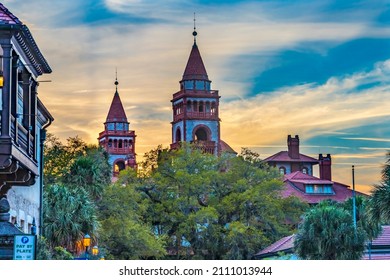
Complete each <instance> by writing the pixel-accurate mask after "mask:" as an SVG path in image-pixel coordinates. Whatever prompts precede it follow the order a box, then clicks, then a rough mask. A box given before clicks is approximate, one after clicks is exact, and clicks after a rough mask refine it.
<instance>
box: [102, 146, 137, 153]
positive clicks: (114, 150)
mask: <svg viewBox="0 0 390 280" xmlns="http://www.w3.org/2000/svg"><path fill="white" fill-rule="evenodd" d="M107 152H108V153H110V154H118V155H127V154H134V151H133V149H132V148H130V147H127V148H114V147H108V148H107Z"/></svg>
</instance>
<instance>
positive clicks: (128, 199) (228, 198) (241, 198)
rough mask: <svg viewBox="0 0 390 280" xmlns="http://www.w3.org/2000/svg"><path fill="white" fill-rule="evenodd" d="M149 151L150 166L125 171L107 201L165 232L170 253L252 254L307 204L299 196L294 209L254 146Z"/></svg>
mask: <svg viewBox="0 0 390 280" xmlns="http://www.w3.org/2000/svg"><path fill="white" fill-rule="evenodd" d="M147 155H148V157H147V160H148V161H150V162H146V163H145V165H143V166H147V167H148V168H147V170H148V172H145V173H143V175H142V176H136V174H135V173H131V172H124V173H122V174H121V176H120V178H119V180H118V182H117V184H116V192H110V194H109V195H108V194H107V193H105V194H104V196H103V201H102V202H104V205H105V206H104V207H105V208H104V209H106V210H105V211H107V213H105V216H106V217H112V215H117V214H116V213H115V212H113V211H111V210H110V207H112V205H113V204H119V205H122V207H124V205H131V208H132V209H131V211H130V210H129V212H128V214H127V216H128V217H132V218H133V221H134V222H137V223H138V224H141V225H143V226H146V227H149V228H150V229H151V232H152V233H153V234H155V235H156V236H157V237H162V238H165V240H166V246H165V250H166V252H167V254H168V257H169V258H184V259H190V258H191V259H195V258H196V259H250V258H251V257H252V255H253V254H254V253H256V252H257V251H258V250H259V249H260V248H263V247H265V246H267V245H269V244H270V243H271V242H273V241H275V240H277V239H278V238H280V237H282V236H284V235H285V234H287V233H290V232H291V231H290V225H289V222H290V221H295V222H296V221H298V219H299V217H300V215H301V214H302V213H303V209H305V207H306V205H305V204H304V203H300V202H299V201H296V200H294V203H295V205H296V206H297V208H296V209H293V210H292V209H291V208H289V207H287V201H288V202H292V200H291V199H287V200H286V199H283V198H281V197H280V190H281V187H282V181H281V180H280V175H279V174H278V172H277V171H276V170H274V169H271V168H269V167H267V166H266V165H264V164H262V162H261V160H260V159H259V157H258V155H256V154H255V153H250V152H249V151H246V152H245V154H244V155H241V156H238V157H232V156H228V155H225V154H223V155H221V156H219V157H216V156H214V155H210V154H205V153H202V152H201V151H199V150H198V149H196V148H194V147H193V146H191V145H187V144H183V146H182V148H181V149H178V150H176V151H167V150H164V149H161V147H160V148H158V149H155V150H153V151H151V152H150V153H149V154H147ZM124 190H126V194H124V193H123V191H124ZM124 208H127V207H124ZM115 209H116V211H117V212H118V213H122V211H125V210H124V209H121V208H120V207H119V208H115ZM291 210H292V211H291ZM125 212H126V211H125ZM110 219H112V218H110ZM126 226H128V227H129V228H131V227H132V226H133V225H126ZM110 227H111V226H110ZM106 228H109V226H107V227H106Z"/></svg>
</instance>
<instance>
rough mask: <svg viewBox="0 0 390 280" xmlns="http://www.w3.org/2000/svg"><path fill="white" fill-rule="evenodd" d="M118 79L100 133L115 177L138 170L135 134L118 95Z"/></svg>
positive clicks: (101, 143)
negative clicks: (122, 171) (128, 171)
mask: <svg viewBox="0 0 390 280" xmlns="http://www.w3.org/2000/svg"><path fill="white" fill-rule="evenodd" d="M118 84H119V83H118V79H117V78H116V79H115V94H114V98H113V99H112V102H111V107H110V110H109V111H108V115H107V119H106V122H105V123H104V131H102V132H101V133H99V138H98V140H99V145H100V146H101V147H103V148H104V149H105V150H106V151H107V153H108V154H109V163H110V164H111V166H112V168H113V169H112V170H113V176H114V177H115V176H117V175H118V174H119V172H120V171H121V170H123V169H125V168H126V167H131V168H137V163H136V159H135V156H136V154H135V137H136V135H135V132H134V130H129V125H130V123H129V122H128V121H127V117H126V113H125V110H124V109H123V105H122V101H121V99H120V97H119V93H118Z"/></svg>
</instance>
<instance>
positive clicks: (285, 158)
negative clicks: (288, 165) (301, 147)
mask: <svg viewBox="0 0 390 280" xmlns="http://www.w3.org/2000/svg"><path fill="white" fill-rule="evenodd" d="M264 161H266V162H269V161H271V162H274V161H276V162H311V163H314V164H316V163H318V160H317V159H315V158H312V157H309V156H306V155H303V154H299V158H291V157H290V156H289V155H288V152H287V151H281V152H278V153H276V154H274V155H272V156H270V157H267V158H266V159H264Z"/></svg>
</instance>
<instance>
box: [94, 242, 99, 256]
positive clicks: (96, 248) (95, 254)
mask: <svg viewBox="0 0 390 280" xmlns="http://www.w3.org/2000/svg"><path fill="white" fill-rule="evenodd" d="M97 254H99V248H98V246H96V245H95V246H93V247H92V255H94V256H97Z"/></svg>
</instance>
